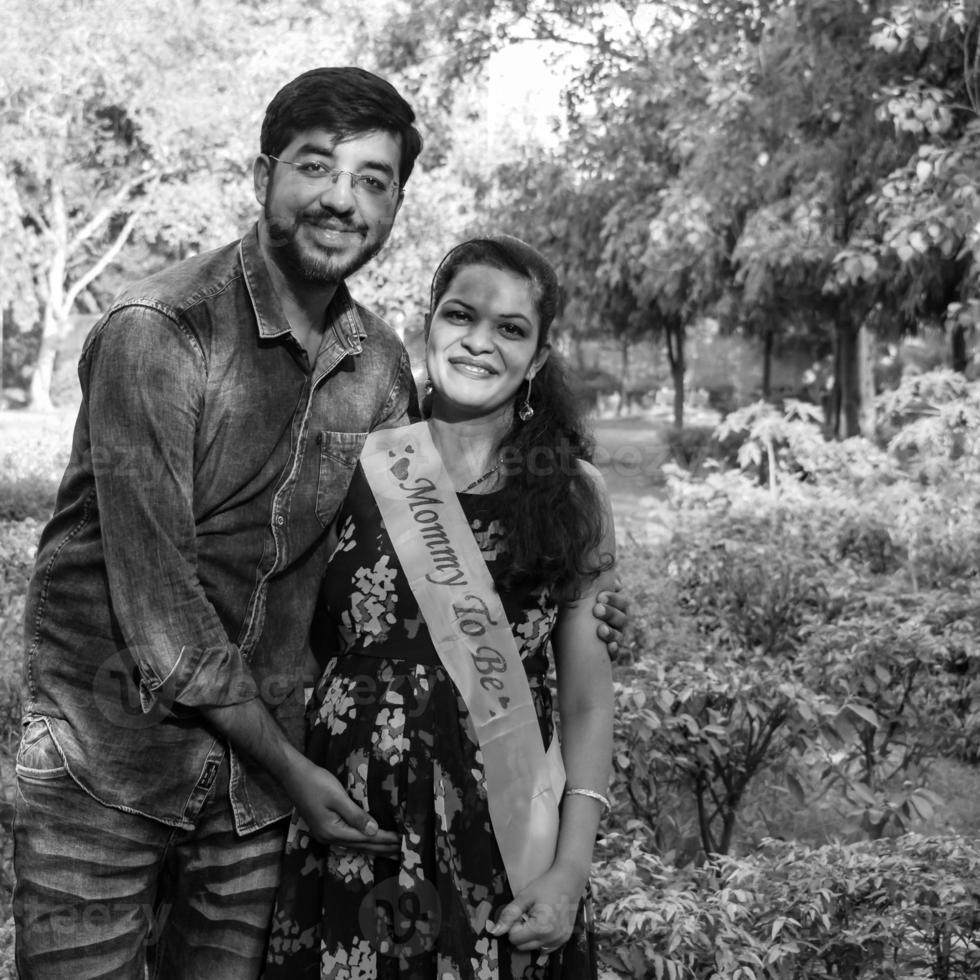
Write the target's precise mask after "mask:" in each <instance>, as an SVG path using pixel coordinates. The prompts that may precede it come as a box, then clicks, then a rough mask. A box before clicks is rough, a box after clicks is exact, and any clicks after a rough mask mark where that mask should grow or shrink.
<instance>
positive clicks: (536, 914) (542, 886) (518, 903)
mask: <svg viewBox="0 0 980 980" xmlns="http://www.w3.org/2000/svg"><path fill="white" fill-rule="evenodd" d="M584 890H585V879H584V878H583V877H582V875H581V874H577V873H575V872H574V871H572V870H571V869H566V868H562V867H560V866H559V865H557V864H553V865H552V866H551V868H549V869H548V870H547V871H546V872H545V873H544V874H543V875H541V877H540V878H536V879H535V880H534V881H532V882H531V884H529V885H528V886H527V887H526V888H524V889H523V890H522V891H521V892H519V893H518V895H517V896H516V897H515V898H514V900H513V901H512V902H510V903H508V904H507V905H505V906H504V907H503V908H502V909H501V910H500V914H499V915H498V916H497V921H496V923H494V922H487V932H488V933H490V935H491V936H498V937H499V936H504V935H506V936H507V938H508V939H509V940H510V942H511V944H512V945H513V946H514V947H515V948H516V949H519V950H521V951H522V952H529V951H536V952H542V953H553V952H554V951H555V950H556V949H558V948H559V947H560V946H564V945H565V943H567V942H568V940H569V938H570V937H571V935H572V928H573V926H574V925H575V913H576V911H577V910H578V905H579V901H580V900H581V898H582V892H583V891H584Z"/></svg>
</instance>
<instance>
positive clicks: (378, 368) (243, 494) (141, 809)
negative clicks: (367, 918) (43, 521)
mask: <svg viewBox="0 0 980 980" xmlns="http://www.w3.org/2000/svg"><path fill="white" fill-rule="evenodd" d="M79 377H80V380H81V387H82V404H81V408H80V410H79V414H78V420H77V422H76V425H75V432H74V437H73V444H72V451H71V458H70V460H69V463H68V468H67V471H66V473H65V476H64V479H63V481H62V483H61V487H60V489H59V491H58V497H57V502H56V505H55V513H54V516H53V517H52V518H51V520H50V521H49V523H48V524H47V526H46V527H45V529H44V531H43V533H42V535H41V541H40V545H39V549H38V556H37V564H36V568H35V572H34V576H33V578H32V580H31V584H30V589H29V592H28V601H27V613H26V626H27V683H28V699H27V705H26V716H27V718H28V719H36V718H38V717H41V718H44V719H45V720H46V722H47V725H48V727H49V729H50V730H51V734H52V735H53V736H54V740H55V742H56V744H57V746H58V749H59V751H60V753H61V755H62V756H63V759H64V762H65V765H66V766H67V768H68V771H69V772H70V774H71V775H72V777H73V778H74V779H75V780H76V781H77V782H78V783H79V784H80V785H81V786H82V788H83V789H85V790H87V791H88V792H89V793H90V794H91V795H92V796H94V797H95V798H97V799H98V800H100V801H102V802H103V803H106V804H108V805H110V806H114V807H118V808H121V809H124V810H127V811H130V812H134V813H139V814H143V815H145V816H148V817H151V818H154V819H156V820H158V821H162V822H164V823H167V824H170V825H173V826H177V827H183V828H191V827H192V826H193V825H194V821H195V818H196V815H197V813H198V812H199V810H200V807H201V805H202V804H203V802H204V799H205V797H206V796H207V793H208V790H209V788H210V786H211V784H212V782H213V780H214V776H215V773H216V771H217V768H218V766H219V764H220V762H221V761H222V759H223V757H224V756H225V754H226V753H229V750H228V749H227V747H226V746H225V745H224V744H223V742H222V741H221V740H220V739H219V738H217V736H216V734H215V733H214V732H213V731H212V730H210V729H208V728H207V727H206V726H205V724H204V723H203V721H202V718H201V715H200V713H199V712H198V710H197V709H199V708H202V707H210V706H214V707H219V706H226V705H232V704H237V703H241V702H245V701H248V700H250V699H253V698H256V697H258V698H261V699H262V701H264V702H265V704H266V705H267V706H268V707H269V710H270V711H271V712H272V714H273V716H274V717H275V718H276V719H277V721H278V722H279V724H280V725H281V726H282V728H283V729H284V731H285V732H286V734H287V735H288V737H289V738H290V740H291V741H292V742H293V744H295V745H296V746H298V747H301V746H302V741H303V692H302V672H303V663H304V660H305V658H306V656H307V653H308V651H309V631H310V623H311V619H312V616H313V609H314V604H315V601H316V598H317V594H318V590H319V587H320V582H321V579H322V577H323V573H324V569H325V566H326V561H327V557H328V555H327V550H326V549H327V530H328V528H329V527H330V525H331V523H332V521H333V519H334V515H335V513H336V511H337V508H338V506H339V505H340V503H341V501H342V500H343V498H344V495H345V493H346V491H347V487H348V484H349V482H350V479H351V475H352V473H353V470H354V466H355V464H356V462H357V459H358V456H359V454H360V450H361V447H362V444H363V442H364V439H365V437H366V436H367V433H368V432H369V431H370V430H371V429H374V428H378V427H386V426H395V425H400V424H403V423H404V422H406V421H408V420H409V416H410V415H416V414H417V406H416V397H415V387H414V383H413V382H412V377H411V373H410V370H409V363H408V357H407V355H406V353H405V349H404V347H403V346H402V344H401V341H400V340H399V339H398V338H397V336H396V335H395V334H394V332H393V331H392V330H391V329H390V328H389V327H388V326H387V325H386V324H385V323H384V322H383V321H382V320H380V319H379V318H378V317H376V316H374V315H373V314H371V313H370V312H369V311H368V310H366V309H364V308H363V307H360V306H358V305H357V304H355V303H354V302H353V301H352V300H351V298H350V295H349V293H348V292H347V289H346V287H345V286H343V285H341V286H340V287H339V288H338V290H337V292H336V294H335V296H334V298H333V300H332V302H331V305H330V307H329V309H328V311H327V323H326V330H325V333H324V337H323V341H322V344H321V346H320V349H319V352H318V354H317V357H316V361H315V363H314V364H312V365H310V363H309V360H308V357H307V355H306V352H305V351H304V350H303V348H302V346H301V345H300V344H299V343H298V342H297V340H296V339H295V337H294V336H293V335H292V333H291V332H290V330H289V326H288V323H287V321H286V318H285V315H284V314H283V311H282V308H281V306H280V304H279V301H278V298H277V296H276V294H275V292H274V290H273V287H272V282H271V280H270V278H269V273H268V270H267V269H266V266H265V262H264V260H263V258H262V255H261V252H260V251H259V244H258V237H257V233H256V230H255V229H253V230H252V231H251V232H250V233H249V234H248V235H247V236H246V237H245V238H244V239H243V240H242V241H241V242H237V243H234V244H231V245H228V246H225V247H224V248H221V249H218V250H216V251H213V252H210V253H208V254H206V255H202V256H199V257H197V258H193V259H190V260H188V261H186V262H182V263H180V264H179V265H176V266H174V267H172V268H170V269H168V270H166V271H165V272H163V273H160V274H158V275H155V276H152V277H150V278H149V279H146V280H144V281H143V282H141V283H139V284H138V285H136V286H134V287H132V288H131V289H129V290H128V291H127V293H126V294H125V295H124V296H123V297H122V298H120V299H119V300H117V301H116V302H115V304H114V305H113V307H112V309H111V310H110V311H109V312H108V313H107V314H106V315H105V316H104V317H103V318H102V319H101V320H100V321H99V322H98V323H97V324H96V325H95V327H94V328H93V330H92V333H91V334H90V335H89V337H88V339H87V341H86V344H85V347H84V350H83V352H82V355H81V360H80V362H79ZM229 758H230V766H231V790H230V795H231V804H232V809H233V812H234V817H235V825H236V828H237V830H238V831H239V832H240V833H245V832H247V831H249V830H253V829H257V828H259V827H262V826H264V825H266V824H268V823H270V822H272V821H273V820H276V819H278V818H280V817H282V816H284V815H286V814H287V813H288V812H289V808H290V802H289V800H288V799H287V798H286V796H285V793H284V791H283V790H282V788H281V787H280V786H279V784H278V783H277V782H276V781H275V779H274V777H273V775H272V774H270V773H267V772H264V771H263V770H261V769H260V768H259V767H258V766H257V765H256V764H254V763H252V762H250V761H249V760H248V759H245V758H241V757H239V756H237V755H236V753H235V752H234V751H233V750H232V751H230V753H229Z"/></svg>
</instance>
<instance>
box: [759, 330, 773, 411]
mask: <svg viewBox="0 0 980 980" xmlns="http://www.w3.org/2000/svg"><path fill="white" fill-rule="evenodd" d="M774 340H775V337H774V334H773V332H772V331H771V330H768V329H767V330H766V332H765V333H764V334H763V335H762V398H763V400H764V401H769V396H770V395H771V394H772V349H773V345H774Z"/></svg>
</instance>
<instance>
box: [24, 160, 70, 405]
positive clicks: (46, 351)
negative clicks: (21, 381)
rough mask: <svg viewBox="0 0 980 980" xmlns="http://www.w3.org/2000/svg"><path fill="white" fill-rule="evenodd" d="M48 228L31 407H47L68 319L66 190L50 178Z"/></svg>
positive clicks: (32, 376)
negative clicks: (48, 255) (49, 241)
mask: <svg viewBox="0 0 980 980" xmlns="http://www.w3.org/2000/svg"><path fill="white" fill-rule="evenodd" d="M49 204H50V209H51V213H50V231H51V238H52V246H51V258H50V262H49V265H48V272H47V276H46V279H47V295H46V296H45V299H44V315H43V316H42V318H41V338H40V343H39V344H38V349H37V360H36V361H35V363H34V372H33V374H32V375H31V387H30V396H29V398H30V405H31V407H32V408H37V409H41V410H46V409H47V410H50V409H51V408H52V407H53V406H52V404H51V378H52V376H53V374H54V359H55V357H56V356H57V354H58V342H59V340H60V337H59V336H58V334H59V332H60V330H63V329H64V321H65V320H66V319H67V311H66V310H65V309H64V303H65V271H66V268H67V265H68V212H67V210H66V209H65V192H64V188H63V187H62V185H61V182H60V181H59V180H57V179H54V180H52V181H51V197H50V202H49Z"/></svg>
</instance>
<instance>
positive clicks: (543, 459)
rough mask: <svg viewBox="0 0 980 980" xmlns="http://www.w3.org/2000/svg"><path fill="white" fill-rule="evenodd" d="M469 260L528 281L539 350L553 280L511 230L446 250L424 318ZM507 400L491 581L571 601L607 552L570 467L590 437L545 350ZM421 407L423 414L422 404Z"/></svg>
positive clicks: (584, 456) (585, 454) (583, 481)
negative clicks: (497, 553) (497, 555)
mask: <svg viewBox="0 0 980 980" xmlns="http://www.w3.org/2000/svg"><path fill="white" fill-rule="evenodd" d="M472 265H486V266H490V267H491V268H495V269H502V270H504V271H506V272H512V273H515V274H517V275H519V276H521V277H522V278H524V279H527V280H528V282H529V283H530V285H531V292H532V296H533V298H534V303H535V309H536V312H537V314H538V318H539V332H538V343H537V349H538V350H539V351H540V350H541V349H542V348H543V347H545V346H546V345H547V344H548V336H549V331H550V329H551V325H552V322H553V321H554V319H555V317H556V315H557V314H558V312H559V309H560V306H561V287H560V286H559V284H558V278H557V276H556V275H555V271H554V269H553V268H552V267H551V265H550V263H549V262H548V261H547V260H546V259H545V258H544V256H542V255H541V254H540V253H539V252H538V251H537V250H536V249H534V248H532V247H531V246H530V245H528V244H526V243H525V242H522V241H521V240H520V239H517V238H511V237H510V236H504V235H502V236H494V237H492V238H475V239H472V240H470V241H467V242H463V243H462V244H460V245H457V246H456V247H455V248H453V249H452V250H451V251H450V252H449V253H448V254H447V255H446V256H445V258H444V259H443V260H442V262H441V263H440V264H439V267H438V268H437V269H436V272H435V275H434V276H433V279H432V292H431V295H430V306H429V310H430V316H431V314H432V312H433V311H434V310H435V308H436V306H437V305H438V303H439V300H440V299H441V298H442V297H443V295H444V294H445V293H446V291H447V289H448V288H449V285H450V283H451V282H452V281H453V279H454V278H455V277H456V275H457V273H458V272H459V271H460V269H462V268H465V267H467V266H472ZM529 387H530V395H528V388H529ZM525 400H529V403H530V405H531V407H532V408H533V409H534V414H533V415H532V416H531V417H530V418H529V419H528V420H527V421H526V422H525V421H521V419H520V416H519V415H518V413H517V407H518V406H521V405H523V404H524V403H525ZM514 405H515V411H514V417H513V422H512V423H511V426H510V428H509V430H508V431H507V432H506V433H505V434H504V436H503V438H502V439H501V441H500V445H499V447H498V450H497V451H498V454H499V456H500V458H501V459H502V461H503V462H502V464H501V472H502V473H503V474H504V477H505V478H504V480H503V481H502V484H501V487H500V490H499V491H498V493H499V495H500V508H499V512H500V513H501V514H506V515H508V518H507V522H506V527H505V528H504V529H503V531H504V542H503V543H504V547H505V548H506V549H507V552H508V554H509V557H510V568H509V569H508V571H507V573H506V574H505V576H504V577H503V579H502V580H501V581H500V582H498V584H499V585H500V587H501V588H503V589H516V588H525V589H534V588H537V587H539V586H542V585H546V586H548V587H549V588H550V590H551V593H552V595H553V596H555V597H556V598H557V599H559V600H562V601H567V600H570V599H574V598H576V597H577V596H578V595H579V594H580V593H581V587H582V584H583V581H585V580H587V579H589V578H594V577H595V576H596V575H598V574H599V572H600V571H602V570H604V569H605V568H606V567H608V566H609V565H610V564H611V558H610V557H609V556H601V555H600V545H601V543H602V537H603V525H604V513H603V510H604V509H603V503H602V500H601V499H600V497H599V493H598V490H597V488H596V486H595V483H594V482H593V480H592V478H591V477H589V476H588V475H586V474H584V473H583V472H582V470H581V467H580V466H579V465H578V460H586V461H589V462H591V461H592V454H593V450H594V442H593V439H592V437H591V436H590V434H589V433H588V431H587V429H586V425H585V419H584V417H583V413H582V411H581V408H580V404H579V401H578V399H576V397H575V396H574V394H573V392H572V390H571V388H570V387H569V382H568V372H567V369H566V367H565V365H564V363H563V362H562V360H561V358H560V357H559V356H557V355H556V353H555V352H554V351H552V352H551V354H550V356H549V357H548V359H547V360H546V361H545V363H544V365H543V366H542V367H541V368H540V370H539V371H538V373H537V374H536V375H535V376H534V378H533V380H532V383H531V384H530V386H529V385H528V383H527V382H526V381H525V382H523V383H522V384H521V386H520V387H519V388H518V390H517V394H516V395H515V398H514ZM423 408H424V414H426V415H428V409H429V406H428V404H424V405H423Z"/></svg>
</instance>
